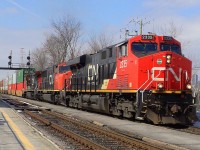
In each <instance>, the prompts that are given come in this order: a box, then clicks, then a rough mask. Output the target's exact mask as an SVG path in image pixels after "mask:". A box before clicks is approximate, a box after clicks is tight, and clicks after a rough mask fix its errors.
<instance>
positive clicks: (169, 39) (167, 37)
mask: <svg viewBox="0 0 200 150" xmlns="http://www.w3.org/2000/svg"><path fill="white" fill-rule="evenodd" d="M172 39H173V38H172V37H171V36H163V40H164V41H171V40H172Z"/></svg>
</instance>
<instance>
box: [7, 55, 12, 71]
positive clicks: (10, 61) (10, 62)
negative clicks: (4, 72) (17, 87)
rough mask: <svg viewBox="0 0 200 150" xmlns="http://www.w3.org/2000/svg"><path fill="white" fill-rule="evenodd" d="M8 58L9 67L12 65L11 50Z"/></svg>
mask: <svg viewBox="0 0 200 150" xmlns="http://www.w3.org/2000/svg"><path fill="white" fill-rule="evenodd" d="M8 59H9V61H8V66H9V67H10V68H11V65H12V51H11V53H10V56H8Z"/></svg>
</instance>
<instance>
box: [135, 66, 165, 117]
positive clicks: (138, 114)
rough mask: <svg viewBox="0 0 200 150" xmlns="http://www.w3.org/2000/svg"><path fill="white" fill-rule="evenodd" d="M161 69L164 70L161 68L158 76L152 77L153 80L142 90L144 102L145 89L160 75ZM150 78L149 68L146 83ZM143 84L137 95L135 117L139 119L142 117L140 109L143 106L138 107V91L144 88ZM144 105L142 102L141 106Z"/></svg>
mask: <svg viewBox="0 0 200 150" xmlns="http://www.w3.org/2000/svg"><path fill="white" fill-rule="evenodd" d="M161 71H162V70H159V73H158V75H157V76H156V77H154V78H153V79H152V81H151V82H150V83H149V84H148V85H147V86H146V87H145V88H144V89H143V90H142V91H141V93H142V101H141V102H142V103H143V102H144V101H143V99H144V91H145V90H146V89H147V88H148V87H149V85H150V84H151V83H152V82H153V81H154V80H155V79H156V78H157V77H158V76H159V75H160V73H161ZM148 80H149V70H148V79H147V80H146V82H145V83H144V84H146V83H147V82H148ZM144 84H143V85H142V86H144ZM142 86H141V87H140V88H139V89H138V90H137V96H136V104H137V112H136V115H135V118H137V119H140V118H141V117H140V111H138V109H141V108H138V101H139V98H138V91H139V90H140V89H141V88H142ZM141 106H142V105H141V103H140V106H139V107H141Z"/></svg>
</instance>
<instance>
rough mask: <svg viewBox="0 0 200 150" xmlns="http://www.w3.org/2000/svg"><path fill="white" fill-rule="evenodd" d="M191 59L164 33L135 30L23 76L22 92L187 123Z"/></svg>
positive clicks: (82, 106)
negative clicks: (107, 44)
mask: <svg viewBox="0 0 200 150" xmlns="http://www.w3.org/2000/svg"><path fill="white" fill-rule="evenodd" d="M191 70H192V63H191V61H190V60H188V59H187V58H186V57H184V56H183V54H182V52H181V44H180V43H179V42H178V41H177V40H175V39H174V38H172V37H169V36H157V35H139V36H135V37H132V38H130V39H128V40H125V41H123V42H121V43H118V44H115V45H112V46H110V47H107V48H105V49H102V50H100V51H99V52H98V53H95V54H90V55H82V56H79V57H77V58H75V59H72V60H69V61H67V62H66V63H63V64H60V65H57V66H53V67H51V68H48V69H47V70H45V71H42V72H35V73H34V74H32V75H31V76H29V77H28V81H26V82H27V89H26V90H24V91H23V96H24V97H27V98H35V99H39V100H45V101H51V102H53V103H60V104H64V105H66V106H70V107H74V108H79V109H84V110H91V111H96V112H100V113H106V114H111V115H114V116H122V117H125V118H134V119H138V120H147V121H151V122H153V123H154V124H188V123H190V122H191V119H192V118H193V117H194V116H195V113H196V111H195V110H196V109H195V107H194V101H193V97H192V91H191Z"/></svg>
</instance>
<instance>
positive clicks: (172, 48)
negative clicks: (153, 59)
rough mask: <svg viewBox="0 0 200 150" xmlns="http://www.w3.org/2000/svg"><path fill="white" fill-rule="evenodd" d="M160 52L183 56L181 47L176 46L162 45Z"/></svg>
mask: <svg viewBox="0 0 200 150" xmlns="http://www.w3.org/2000/svg"><path fill="white" fill-rule="evenodd" d="M160 50H161V51H172V52H175V53H177V54H180V55H181V47H180V46H179V45H176V44H161V45H160Z"/></svg>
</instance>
